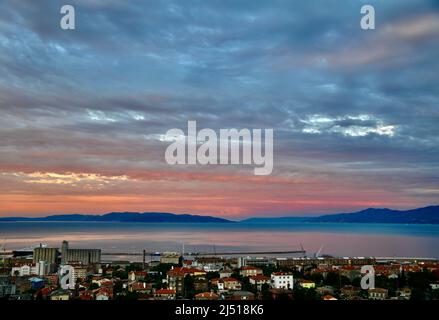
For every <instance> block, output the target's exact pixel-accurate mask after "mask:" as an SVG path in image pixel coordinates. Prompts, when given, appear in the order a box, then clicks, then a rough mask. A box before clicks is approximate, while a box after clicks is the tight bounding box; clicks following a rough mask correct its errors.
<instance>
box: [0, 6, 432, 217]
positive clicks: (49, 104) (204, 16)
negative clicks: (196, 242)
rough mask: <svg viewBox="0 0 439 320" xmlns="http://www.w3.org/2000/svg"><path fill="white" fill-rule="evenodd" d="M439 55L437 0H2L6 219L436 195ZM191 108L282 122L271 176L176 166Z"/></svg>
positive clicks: (277, 212)
mask: <svg viewBox="0 0 439 320" xmlns="http://www.w3.org/2000/svg"><path fill="white" fill-rule="evenodd" d="M67 3H68V4H72V5H74V6H75V9H76V30H70V31H66V30H62V29H61V28H60V26H59V22H60V19H61V14H60V13H59V11H60V8H61V6H62V5H64V4H67ZM366 3H367V4H372V5H374V6H375V10H376V19H377V20H376V30H368V31H365V30H362V29H361V28H360V19H361V13H360V8H361V6H362V5H363V4H366ZM438 57H439V1H435V0H385V1H382V0H380V1H374V0H369V1H355V0H337V1H335V0H310V1H274V0H270V1H268V0H267V1H266V0H264V1H262V0H248V1H232V0H221V1H220V0H213V1H206V0H199V1H195V0H185V1H177V0H173V1H120V0H87V1H86V0H71V1H68V2H65V1H52V0H41V1H35V0H27V1H24V0H23V1H15V0H3V1H1V2H0V111H1V114H0V216H17V215H19V216H41V215H48V214H60V213H105V212H109V211H139V212H145V211H161V212H175V213H194V214H204V215H216V216H223V217H229V218H240V217H245V216H287V215H313V214H321V213H331V212H349V211H354V210H358V209H364V208H367V207H390V208H395V209H406V208H407V209H408V208H415V207H421V206H425V205H432V204H438V203H439V201H438V200H439V125H438V124H439V59H438ZM188 120H196V121H197V124H198V126H199V128H200V129H201V128H212V129H214V130H219V129H220V128H237V129H242V128H249V129H255V128H273V129H274V170H273V173H272V174H271V175H270V176H255V175H254V174H253V166H239V165H235V166H219V165H218V166H215V165H209V166H201V165H194V166H189V165H186V166H185V165H183V166H171V165H169V164H167V163H166V161H165V150H166V147H167V146H168V145H169V143H170V142H169V141H167V139H166V137H165V134H166V132H167V131H168V130H169V129H172V128H180V129H182V130H184V131H186V130H187V121H188Z"/></svg>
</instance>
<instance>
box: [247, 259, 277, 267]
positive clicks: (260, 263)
mask: <svg viewBox="0 0 439 320" xmlns="http://www.w3.org/2000/svg"><path fill="white" fill-rule="evenodd" d="M243 263H244V265H245V266H254V267H264V266H274V265H275V264H276V263H275V260H274V259H273V258H267V257H246V258H244V261H243Z"/></svg>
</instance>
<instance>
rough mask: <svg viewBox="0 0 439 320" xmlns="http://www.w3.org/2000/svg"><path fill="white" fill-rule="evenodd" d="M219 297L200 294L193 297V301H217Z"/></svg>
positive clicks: (204, 293) (207, 293)
mask: <svg viewBox="0 0 439 320" xmlns="http://www.w3.org/2000/svg"><path fill="white" fill-rule="evenodd" d="M218 299H219V295H217V294H216V293H214V292H201V293H198V294H196V295H195V300H218Z"/></svg>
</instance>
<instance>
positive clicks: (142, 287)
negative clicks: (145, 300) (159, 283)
mask: <svg viewBox="0 0 439 320" xmlns="http://www.w3.org/2000/svg"><path fill="white" fill-rule="evenodd" d="M151 290H152V283H146V282H140V281H135V282H131V283H129V284H128V291H129V292H143V293H149V292H151Z"/></svg>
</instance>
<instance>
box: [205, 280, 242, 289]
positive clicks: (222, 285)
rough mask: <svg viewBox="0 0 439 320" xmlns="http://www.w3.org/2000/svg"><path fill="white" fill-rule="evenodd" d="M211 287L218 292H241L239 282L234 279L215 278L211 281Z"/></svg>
mask: <svg viewBox="0 0 439 320" xmlns="http://www.w3.org/2000/svg"><path fill="white" fill-rule="evenodd" d="M211 283H212V285H214V286H217V287H218V291H220V292H224V291H229V290H241V282H239V281H238V280H237V279H235V278H231V277H228V278H222V279H221V278H219V279H218V278H216V279H212V280H211Z"/></svg>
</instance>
